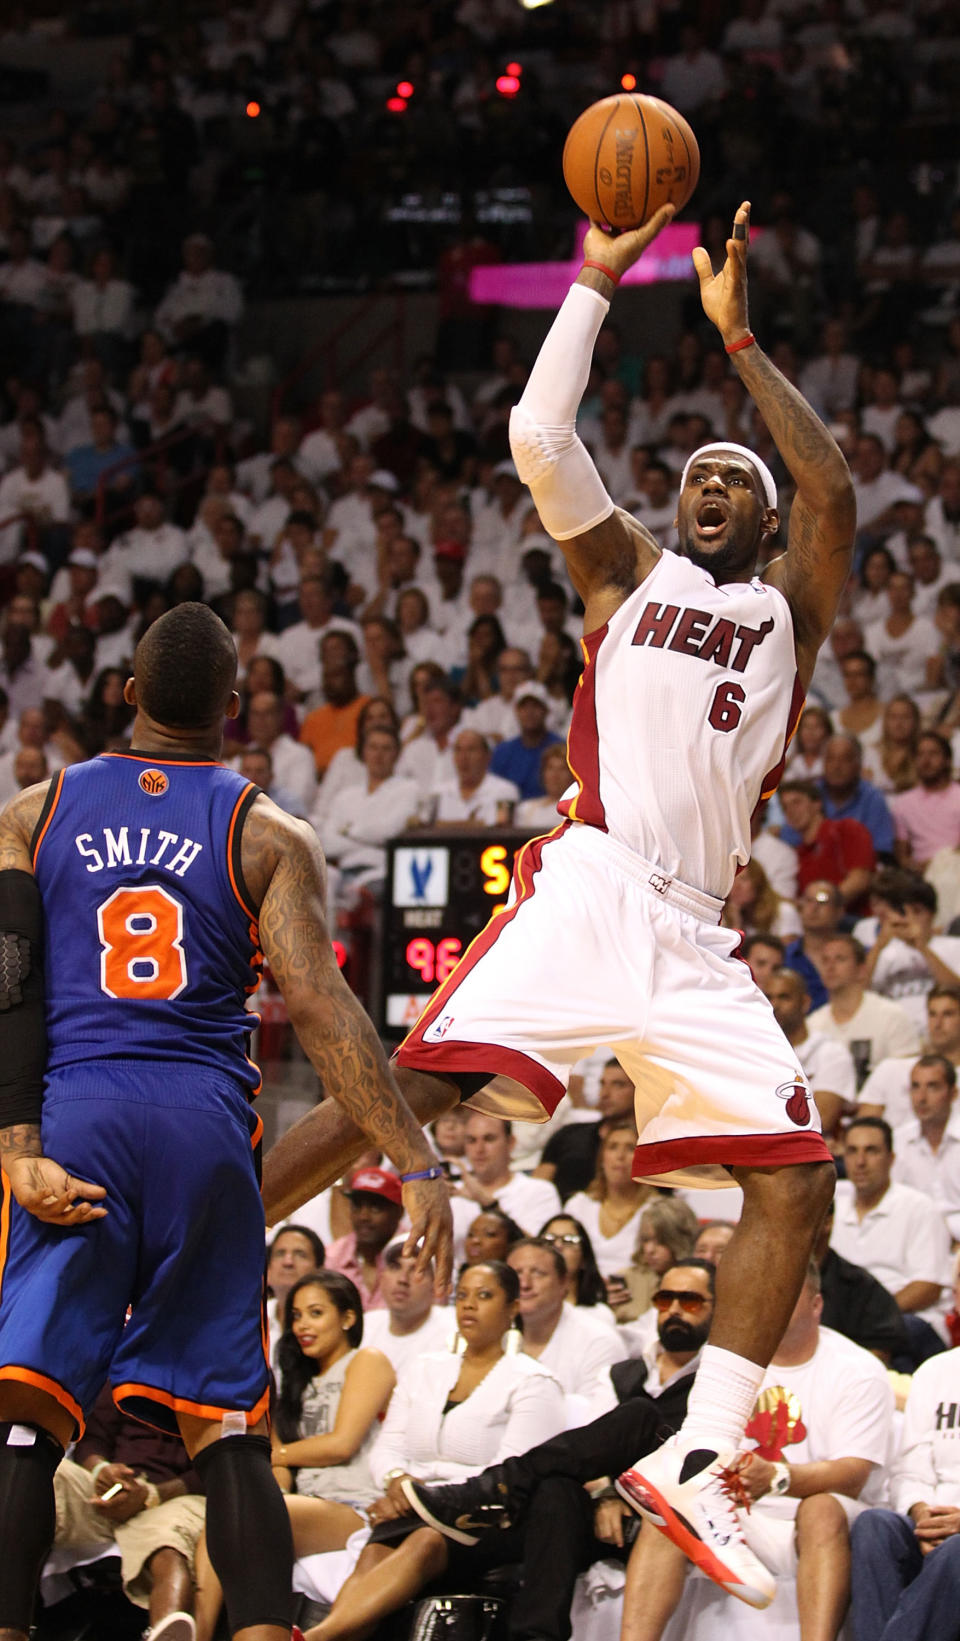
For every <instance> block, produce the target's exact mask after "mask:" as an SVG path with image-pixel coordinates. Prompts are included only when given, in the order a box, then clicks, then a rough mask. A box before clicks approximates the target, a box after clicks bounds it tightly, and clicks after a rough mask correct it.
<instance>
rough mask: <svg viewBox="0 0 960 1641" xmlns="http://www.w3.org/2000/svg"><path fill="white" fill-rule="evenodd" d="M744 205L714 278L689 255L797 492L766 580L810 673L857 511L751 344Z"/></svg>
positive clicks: (835, 452)
mask: <svg viewBox="0 0 960 1641" xmlns="http://www.w3.org/2000/svg"><path fill="white" fill-rule="evenodd" d="M749 239H750V203H749V201H745V202H744V203H743V205H741V206H740V209H739V210H738V212H737V214H736V217H735V219H734V225H733V237H732V238H731V239H728V240H727V258H726V261H725V263H724V265H723V267H722V268H721V270H720V272H719V273H718V274H714V272H713V268H712V266H711V263H710V258H709V256H708V254H707V252H706V251H705V250H704V249H703V247H702V246H698V247H697V249H696V250H695V251H694V253H693V261H694V267H695V268H696V270H697V277H698V279H699V280H700V300H701V301H702V303H703V311H704V313H705V314H706V316H707V318H708V319H710V320H712V321H713V323H714V324H715V325H716V327H717V329H718V331H719V332H720V335H721V337H722V338H723V345H724V347H725V348H726V350H727V352H728V353H729V355H730V357H731V359H732V360H733V363H734V366H735V367H736V371H737V374H738V375H739V377H740V379H741V381H742V382H743V385H744V387H745V388H746V389H747V391H748V393H749V394H750V396H751V398H752V399H753V402H754V404H755V405H756V406H757V408H758V410H759V411H760V414H761V416H762V417H763V419H764V421H765V422H766V424H767V427H768V428H769V429H770V433H771V435H772V437H773V441H774V443H775V445H776V447H777V449H778V450H779V452H780V455H781V456H782V457H783V460H784V462H785V463H786V465H787V468H788V469H789V471H790V474H791V476H792V478H793V479H794V481H795V482H796V486H797V494H796V498H795V500H794V504H793V509H792V511H791V514H790V534H789V540H788V550H787V553H786V555H785V556H784V557H783V558H781V559H778V560H776V562H775V564H774V565H773V566H772V567H771V569H770V571H769V572H768V574H767V577H766V579H767V580H768V581H770V582H772V583H773V584H774V585H775V586H778V587H779V588H780V590H781V591H782V592H783V594H784V595H785V597H786V598H787V599H788V601H789V603H790V607H791V609H792V611H793V619H794V625H795V628H796V634H797V652H798V658H799V659H800V662H801V667H802V668H804V669H809V670H808V671H807V677H806V678H805V679H804V682H806V681H807V680H808V679H809V672H810V671H812V669H813V663H814V660H815V658H816V652H817V650H818V649H819V647H820V645H821V644H822V642H823V640H824V638H825V637H826V636H827V633H828V632H829V631H830V628H831V626H832V625H833V620H834V617H835V615H836V613H837V606H838V604H839V601H840V595H841V593H842V592H843V588H844V584H845V582H846V579H847V576H848V574H849V571H850V563H851V559H852V556H853V538H854V533H855V530H856V505H855V502H854V495H853V485H852V482H851V479H850V472H849V469H848V467H847V464H846V461H845V460H844V457H843V453H842V452H841V450H840V447H839V446H838V444H837V442H836V440H835V439H834V438H833V437H832V435H831V434H830V433H829V432H828V431H827V429H826V428H825V427H824V425H823V423H822V421H821V420H820V418H819V416H818V415H817V414H816V412H815V411H814V410H812V409H811V407H810V405H808V403H807V401H806V399H805V398H804V397H803V394H802V393H799V392H798V391H797V389H796V388H795V387H793V385H792V384H791V383H790V382H788V381H787V379H786V377H785V376H784V375H783V374H782V373H781V372H780V371H779V370H778V369H777V367H776V365H774V364H773V363H771V361H770V360H769V359H768V358H767V356H766V354H765V353H764V352H763V351H762V349H761V348H760V346H759V345H758V343H757V342H756V341H755V340H754V338H753V334H752V332H751V330H750V323H749V320H748V318H747V246H748V244H749Z"/></svg>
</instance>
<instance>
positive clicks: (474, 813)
mask: <svg viewBox="0 0 960 1641" xmlns="http://www.w3.org/2000/svg"><path fill="white" fill-rule="evenodd" d="M433 796H434V797H435V798H436V800H437V812H436V815H435V816H434V819H435V820H438V821H473V822H474V823H475V824H476V825H477V826H495V825H496V823H497V810H498V809H499V807H500V805H501V804H504V803H506V804H515V803H516V802H517V799H518V798H519V796H520V792H519V789H518V788H517V787H516V786H514V784H513V781H506V780H504V778H503V776H502V775H491V774H490V771H489V770H488V771H487V773H486V774H485V775H484V777H483V780H482V781H481V782H480V785H479V786H478V787H477V789H476V791H475V792H472V793H471V795H470V797H469V798H464V797H463V796H462V795H461V792H460V782H459V781H443V782H442V783H441V785H440V786H438V787H435V788H434V792H433Z"/></svg>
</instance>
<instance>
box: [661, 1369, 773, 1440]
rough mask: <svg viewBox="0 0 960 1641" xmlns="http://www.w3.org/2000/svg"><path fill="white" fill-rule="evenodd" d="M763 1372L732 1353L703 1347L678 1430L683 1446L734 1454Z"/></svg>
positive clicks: (761, 1380)
mask: <svg viewBox="0 0 960 1641" xmlns="http://www.w3.org/2000/svg"><path fill="white" fill-rule="evenodd" d="M766 1371H767V1370H766V1368H763V1367H761V1366H760V1364H759V1363H758V1362H751V1361H750V1360H749V1358H748V1357H746V1356H737V1355H736V1353H735V1352H734V1351H732V1350H722V1349H721V1348H720V1346H719V1345H704V1347H703V1352H702V1355H701V1357H700V1366H699V1367H698V1368H697V1376H696V1378H695V1379H694V1381H693V1387H692V1389H691V1391H690V1400H689V1401H688V1403H687V1416H686V1418H685V1419H684V1421H683V1424H682V1426H681V1429H680V1441H681V1443H682V1444H683V1446H684V1447H709V1448H713V1449H714V1451H720V1450H730V1449H731V1448H732V1449H733V1450H734V1452H735V1451H736V1450H737V1448H738V1447H739V1446H740V1443H741V1442H742V1440H743V1432H744V1430H745V1429H746V1425H747V1420H748V1419H749V1417H750V1415H751V1413H752V1412H753V1407H754V1403H755V1402H756V1399H757V1392H758V1391H759V1389H760V1386H761V1384H762V1383H763V1376H764V1374H765V1373H766Z"/></svg>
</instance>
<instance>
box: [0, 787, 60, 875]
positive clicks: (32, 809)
mask: <svg viewBox="0 0 960 1641" xmlns="http://www.w3.org/2000/svg"><path fill="white" fill-rule="evenodd" d="M55 778H56V777H53V778H51V779H50V780H46V781H40V782H38V784H37V785H36V786H27V787H24V789H23V791H22V792H18V793H17V795H16V797H13V798H11V799H10V800H9V802H8V803H5V804H4V806H3V808H2V809H0V871H4V870H10V869H13V870H15V871H21V872H32V871H33V846H34V835H35V833H36V831H37V827H38V825H39V823H40V817H41V815H42V814H43V811H44V808H45V806H46V803H47V798H48V796H49V795H50V792H51V790H52V788H53V785H54V780H55Z"/></svg>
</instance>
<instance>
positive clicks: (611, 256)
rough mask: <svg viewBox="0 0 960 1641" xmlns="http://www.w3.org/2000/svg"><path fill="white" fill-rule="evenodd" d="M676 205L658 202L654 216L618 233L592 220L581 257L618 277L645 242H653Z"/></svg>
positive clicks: (641, 253) (637, 255)
mask: <svg viewBox="0 0 960 1641" xmlns="http://www.w3.org/2000/svg"><path fill="white" fill-rule="evenodd" d="M676 209H677V208H676V206H675V205H661V207H660V209H659V211H658V212H657V214H656V216H652V217H651V218H650V221H649V222H645V223H644V225H643V227H642V228H627V229H625V230H624V232H623V233H619V234H610V233H606V232H605V231H604V229H603V228H601V227H600V225H599V223H597V222H594V223H592V224H591V226H590V227H589V228H588V229H587V233H586V238H585V239H584V242H583V255H584V259H585V260H586V261H588V262H602V263H603V264H604V267H607V268H609V269H610V272H611V273H613V274H616V276H617V278H618V279H619V278H620V277H621V276H622V275H623V274H625V273H626V271H627V269H628V268H632V267H633V264H634V263H635V262H636V261H638V260H639V258H640V257H641V256H642V255H643V253H644V251H645V250H646V248H647V246H648V245H652V244H653V241H654V240H655V239H656V237H657V235H658V233H659V232H660V230H661V228H665V227H666V226H667V223H668V222H670V221H671V220H672V218H673V217H674V216H675V215H676Z"/></svg>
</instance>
